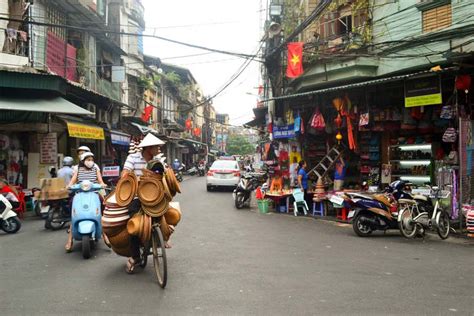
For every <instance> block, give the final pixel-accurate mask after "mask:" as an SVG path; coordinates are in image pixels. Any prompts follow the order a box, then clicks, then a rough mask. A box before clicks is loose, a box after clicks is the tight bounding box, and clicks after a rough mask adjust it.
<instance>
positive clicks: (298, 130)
mask: <svg viewBox="0 0 474 316" xmlns="http://www.w3.org/2000/svg"><path fill="white" fill-rule="evenodd" d="M298 133H301V116H300V115H299V114H298V115H297V116H296V118H295V134H298ZM301 134H302V133H301Z"/></svg>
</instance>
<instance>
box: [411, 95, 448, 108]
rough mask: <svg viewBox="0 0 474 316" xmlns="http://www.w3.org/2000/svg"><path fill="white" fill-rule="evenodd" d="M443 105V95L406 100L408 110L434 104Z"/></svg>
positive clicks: (421, 96) (422, 96)
mask: <svg viewBox="0 0 474 316" xmlns="http://www.w3.org/2000/svg"><path fill="white" fill-rule="evenodd" d="M441 103H443V98H442V97H441V93H436V94H428V95H420V96H416V97H409V98H405V107H406V108H410V107H412V106H423V105H432V104H441Z"/></svg>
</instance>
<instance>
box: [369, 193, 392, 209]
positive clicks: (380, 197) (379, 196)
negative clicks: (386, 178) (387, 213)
mask: <svg viewBox="0 0 474 316" xmlns="http://www.w3.org/2000/svg"><path fill="white" fill-rule="evenodd" d="M373 197H374V199H375V200H377V201H379V202H380V203H382V204H384V205H386V206H391V205H392V204H391V203H390V200H389V199H388V198H387V197H386V196H385V195H383V194H374V195H373Z"/></svg>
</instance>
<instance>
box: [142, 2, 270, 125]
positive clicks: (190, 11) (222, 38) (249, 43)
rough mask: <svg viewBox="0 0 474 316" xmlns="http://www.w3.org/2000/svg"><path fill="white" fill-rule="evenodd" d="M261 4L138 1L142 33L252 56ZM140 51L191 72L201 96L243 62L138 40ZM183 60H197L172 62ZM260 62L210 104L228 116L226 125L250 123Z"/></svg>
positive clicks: (257, 38) (256, 45) (258, 34)
mask: <svg viewBox="0 0 474 316" xmlns="http://www.w3.org/2000/svg"><path fill="white" fill-rule="evenodd" d="M262 2H266V1H263V0H233V1H231V0H200V1H196V0H172V1H159V0H143V1H142V3H143V5H144V7H145V23H146V30H145V33H148V34H154V35H159V36H162V37H166V38H170V39H173V40H178V41H181V42H186V43H191V44H196V45H199V46H205V47H210V48H215V49H219V50H225V51H232V52H238V53H245V54H254V53H255V52H256V50H257V49H258V48H259V46H260V38H261V34H262V33H261V30H262V23H263V21H261V18H260V16H261V12H262V11H261V9H262V7H261V5H262V4H261V3H262ZM144 52H145V54H147V55H152V56H156V57H159V58H161V60H162V62H165V63H170V64H174V65H178V66H182V67H186V68H188V69H189V70H191V72H192V74H193V76H194V77H195V78H196V80H197V82H198V83H199V85H200V86H201V89H202V90H203V92H204V95H207V96H210V95H214V94H215V93H216V92H217V91H218V90H219V89H220V88H221V87H222V86H223V85H224V84H225V83H226V82H228V80H229V79H230V78H231V76H232V75H233V74H234V73H235V72H236V71H237V70H238V69H239V67H241V65H242V64H243V63H244V62H245V59H242V58H236V57H233V56H230V55H224V54H217V53H208V52H207V51H204V50H201V49H196V48H189V47H186V46H181V45H177V44H173V43H169V42H165V41H162V40H158V39H154V38H147V37H145V38H144ZM186 55H197V56H190V57H185V58H176V57H180V56H186ZM259 78H260V63H258V62H252V63H251V64H250V65H249V66H248V68H247V69H246V70H245V71H244V72H243V73H242V74H241V75H240V77H239V78H237V79H236V80H235V81H234V82H233V83H232V85H230V86H229V87H228V88H227V89H226V90H225V91H224V92H223V93H221V94H220V95H219V96H218V97H216V98H215V99H214V100H213V105H214V107H215V109H216V111H217V112H218V113H227V114H229V115H230V120H231V122H230V123H231V124H235V125H242V124H243V123H245V122H247V121H249V120H251V119H253V117H254V115H253V112H252V108H254V107H255V106H256V102H257V96H256V94H257V92H258V90H257V87H258V85H259Z"/></svg>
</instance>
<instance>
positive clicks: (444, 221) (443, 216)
mask: <svg viewBox="0 0 474 316" xmlns="http://www.w3.org/2000/svg"><path fill="white" fill-rule="evenodd" d="M436 223H437V224H438V227H437V231H438V235H439V237H440V238H441V239H443V240H444V239H446V238H448V237H449V232H450V229H451V226H450V223H449V215H448V213H446V212H445V211H441V212H439V213H438V215H436Z"/></svg>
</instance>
